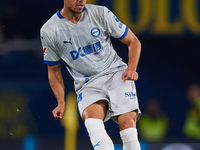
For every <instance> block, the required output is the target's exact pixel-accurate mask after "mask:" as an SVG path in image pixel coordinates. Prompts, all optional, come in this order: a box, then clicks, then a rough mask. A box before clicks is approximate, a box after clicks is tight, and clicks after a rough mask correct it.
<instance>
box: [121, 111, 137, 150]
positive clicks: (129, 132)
mask: <svg viewBox="0 0 200 150" xmlns="http://www.w3.org/2000/svg"><path fill="white" fill-rule="evenodd" d="M136 121H137V112H136V111H133V112H128V113H125V114H122V115H120V116H118V122H119V127H120V136H121V139H122V142H123V150H140V143H139V141H138V133H137V128H136Z"/></svg>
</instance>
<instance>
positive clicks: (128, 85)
mask: <svg viewBox="0 0 200 150" xmlns="http://www.w3.org/2000/svg"><path fill="white" fill-rule="evenodd" d="M123 73H124V71H118V72H115V73H111V74H107V75H104V76H101V77H99V78H98V79H96V80H94V81H91V82H89V83H88V84H86V85H85V86H84V87H83V88H82V89H81V90H79V91H78V93H77V95H78V96H77V102H78V108H79V112H80V115H81V116H82V113H83V111H84V109H85V108H87V107H88V106H89V105H91V104H93V103H95V102H97V101H99V100H107V101H108V105H109V109H108V111H107V115H106V118H105V119H104V121H107V120H109V119H110V117H111V118H112V119H113V120H114V121H116V122H117V119H116V116H118V115H121V114H124V113H127V112H131V111H134V110H136V111H137V114H138V118H137V119H139V116H140V114H141V111H140V109H139V105H138V98H137V93H136V87H135V83H134V81H132V80H126V81H125V82H123V80H122V79H121V76H122V74H123Z"/></svg>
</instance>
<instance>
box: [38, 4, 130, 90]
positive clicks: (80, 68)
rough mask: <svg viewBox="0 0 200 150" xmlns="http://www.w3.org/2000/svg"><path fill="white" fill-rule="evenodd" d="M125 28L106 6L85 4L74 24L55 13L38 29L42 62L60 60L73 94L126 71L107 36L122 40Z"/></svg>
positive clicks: (49, 63)
mask: <svg viewBox="0 0 200 150" xmlns="http://www.w3.org/2000/svg"><path fill="white" fill-rule="evenodd" d="M127 32H128V27H127V26H126V25H124V24H123V23H121V22H120V21H119V20H118V19H117V18H116V16H115V15H114V14H113V13H112V12H111V11H110V10H109V9H107V8H106V7H103V6H97V5H89V4H86V5H85V8H84V9H83V12H82V15H81V17H80V19H79V21H78V23H77V24H73V23H72V22H70V21H68V20H66V19H65V18H64V17H63V16H62V15H61V14H60V12H59V11H58V12H57V13H56V14H54V15H53V16H52V17H51V18H50V19H49V20H48V21H47V22H46V23H45V24H44V25H43V27H42V28H41V41H42V46H43V49H44V50H43V52H44V63H45V64H48V65H56V64H59V62H60V60H62V61H63V63H64V64H65V66H66V68H67V69H68V71H69V72H70V74H71V75H72V77H73V78H74V85H75V91H78V90H80V89H81V88H82V87H83V86H84V84H86V83H87V82H90V81H91V80H94V79H96V78H98V77H100V76H102V75H105V74H109V73H112V72H115V71H119V70H124V69H126V67H127V65H126V64H125V63H123V62H122V60H121V58H120V57H119V56H118V55H117V53H116V51H115V50H114V49H113V46H112V43H111V40H110V37H111V36H113V37H114V38H116V39H119V40H120V39H123V38H124V37H125V36H126V34H127Z"/></svg>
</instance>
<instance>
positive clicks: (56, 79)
mask: <svg viewBox="0 0 200 150" xmlns="http://www.w3.org/2000/svg"><path fill="white" fill-rule="evenodd" d="M47 66H48V79H49V84H50V86H51V89H52V91H53V93H54V95H55V97H56V99H57V102H58V106H57V107H56V108H55V109H54V110H53V111H52V113H53V116H54V118H55V119H56V120H59V119H61V118H62V117H63V114H64V112H65V100H64V95H65V92H64V91H65V89H64V82H63V78H62V74H61V70H60V63H59V64H57V65H47Z"/></svg>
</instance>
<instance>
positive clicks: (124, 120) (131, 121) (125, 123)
mask: <svg viewBox="0 0 200 150" xmlns="http://www.w3.org/2000/svg"><path fill="white" fill-rule="evenodd" d="M136 121H137V112H136V111H131V112H128V113H125V114H122V115H119V116H118V123H119V127H120V131H122V130H124V129H127V128H136Z"/></svg>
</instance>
